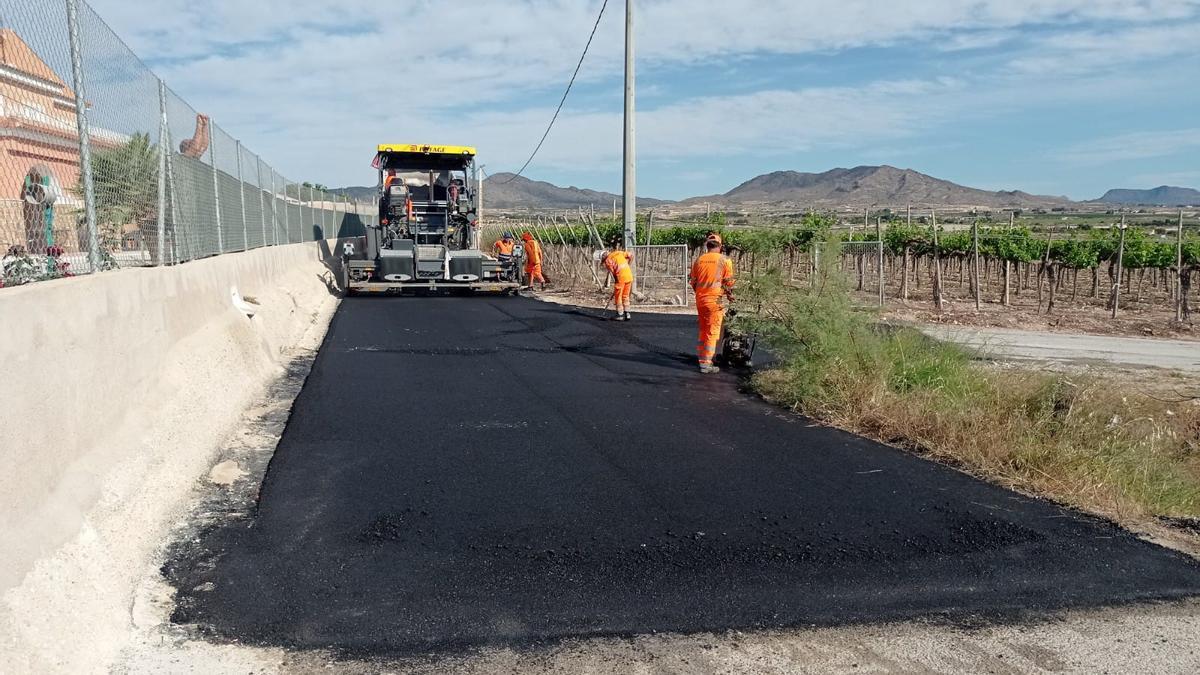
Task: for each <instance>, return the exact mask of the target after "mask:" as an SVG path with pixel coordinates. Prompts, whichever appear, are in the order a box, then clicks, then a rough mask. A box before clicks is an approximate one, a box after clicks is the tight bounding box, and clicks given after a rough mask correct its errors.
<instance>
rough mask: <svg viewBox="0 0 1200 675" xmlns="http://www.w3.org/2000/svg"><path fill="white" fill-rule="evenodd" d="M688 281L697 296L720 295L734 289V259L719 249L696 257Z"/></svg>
mask: <svg viewBox="0 0 1200 675" xmlns="http://www.w3.org/2000/svg"><path fill="white" fill-rule="evenodd" d="M688 283H689V284H691V286H692V290H694V291H696V297H698V298H704V297H720V296H721V295H723V294H725V293H730V292H732V291H733V261H732V260H730V259H729V258H728V257H726V256H724V255H722V254H721V253H719V252H717V251H711V252H709V253H705V254H704V255H702V256H700V257H699V258H696V262H694V263H692V271H691V273H690V274H688Z"/></svg>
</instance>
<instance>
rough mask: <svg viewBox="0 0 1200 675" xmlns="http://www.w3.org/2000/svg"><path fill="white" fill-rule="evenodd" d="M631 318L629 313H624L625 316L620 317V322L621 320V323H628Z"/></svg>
mask: <svg viewBox="0 0 1200 675" xmlns="http://www.w3.org/2000/svg"><path fill="white" fill-rule="evenodd" d="M632 318H633V317H632V316H630V315H629V312H625V314H624V315H623V316H622V318H621V320H622V321H628V320H630V319H632Z"/></svg>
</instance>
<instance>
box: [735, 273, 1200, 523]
mask: <svg viewBox="0 0 1200 675" xmlns="http://www.w3.org/2000/svg"><path fill="white" fill-rule="evenodd" d="M833 278H836V275H830V279H833ZM750 285H751V287H752V288H751V290H750V297H751V298H752V302H754V304H755V305H756V306H757V309H758V316H759V317H760V319H762V320H761V321H760V326H759V328H760V329H761V330H762V331H763V332H764V334H765V335H766V336H767V338H768V339H769V341H771V342H772V343H773V344H774V345H775V346H776V348H777V349H779V350H780V352H781V354H782V356H783V365H782V366H781V367H780V368H778V369H775V370H772V371H769V372H765V373H761V374H759V375H758V376H756V378H755V383H756V386H757V387H758V388H759V390H760V391H761V392H762V393H763V394H764V395H766V396H767V397H769V398H770V399H772V400H775V401H777V402H780V403H782V404H785V405H788V406H789V407H791V408H793V409H794V410H796V411H798V412H801V413H803V414H806V415H809V416H811V417H814V418H817V419H820V420H823V421H825V422H828V423H830V424H833V425H835V426H839V427H842V428H845V429H848V430H851V431H855V432H858V433H862V434H864V435H868V436H871V437H874V438H878V439H880V440H883V441H886V442H889V443H893V444H896V445H900V446H903V447H907V448H910V449H914V450H917V451H920V452H922V453H925V454H928V455H931V456H933V457H936V458H938V459H941V460H943V461H948V462H951V463H954V464H956V465H958V466H960V467H962V468H963V469H965V470H967V471H970V472H972V473H975V474H977V475H980V476H983V477H986V478H988V479H990V480H993V481H996V482H1000V483H1002V484H1005V485H1007V486H1009V487H1012V488H1015V489H1018V490H1021V491H1025V492H1029V493H1035V494H1040V495H1043V496H1047V497H1050V498H1052V499H1054V500H1056V501H1060V502H1063V503H1067V504H1070V505H1073V506H1076V507H1079V508H1082V509H1086V510H1089V511H1093V512H1098V513H1102V514H1105V515H1108V516H1112V517H1115V518H1118V519H1121V520H1126V521H1129V520H1136V519H1139V518H1143V517H1145V516H1171V517H1184V518H1198V517H1200V405H1198V404H1197V402H1196V401H1174V402H1168V401H1164V400H1158V399H1155V398H1151V397H1149V396H1147V395H1145V394H1139V393H1133V392H1131V391H1130V390H1131V387H1129V386H1128V384H1129V383H1122V382H1119V381H1112V380H1107V379H1104V378H1100V377H1095V376H1062V375H1052V374H1047V373H1043V372H1034V371H1020V370H1007V371H997V370H993V369H989V368H986V367H985V366H983V365H981V364H978V363H976V362H973V361H972V360H971V359H970V358H969V356H968V355H967V354H966V353H965V352H963V351H962V350H961V349H959V348H957V347H954V346H952V345H946V344H941V343H937V342H934V341H932V340H930V339H928V338H926V337H924V336H923V335H921V334H919V333H917V332H915V331H909V330H897V331H880V330H878V329H876V328H875V323H874V317H873V316H872V315H870V314H867V313H863V312H861V311H857V310H855V309H853V308H852V307H851V302H850V299H849V294H848V293H847V292H846V290H845V289H844V288H840V287H838V285H837V284H836V282H835V281H832V280H828V281H827V283H822V284H818V286H817V288H815V289H796V288H794V287H791V286H789V285H787V284H784V283H781V282H780V281H779V280H778V279H772V277H771V276H770V275H768V276H767V277H763V278H759V279H757V280H756V281H755V282H753V283H752V284H750Z"/></svg>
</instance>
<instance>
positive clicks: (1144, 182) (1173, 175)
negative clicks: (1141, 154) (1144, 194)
mask: <svg viewBox="0 0 1200 675" xmlns="http://www.w3.org/2000/svg"><path fill="white" fill-rule="evenodd" d="M1129 184H1130V185H1134V186H1144V187H1158V186H1160V185H1171V186H1174V187H1200V171H1170V172H1166V173H1143V174H1138V175H1136V176H1133V177H1132V178H1130V179H1129Z"/></svg>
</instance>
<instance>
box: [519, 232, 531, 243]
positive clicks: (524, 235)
mask: <svg viewBox="0 0 1200 675" xmlns="http://www.w3.org/2000/svg"><path fill="white" fill-rule="evenodd" d="M521 238H522V239H524V240H525V241H532V240H533V235H532V234H529V233H528V232H525V233H523V234H522V235H521Z"/></svg>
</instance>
